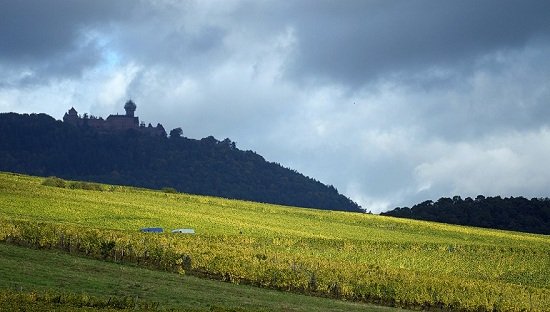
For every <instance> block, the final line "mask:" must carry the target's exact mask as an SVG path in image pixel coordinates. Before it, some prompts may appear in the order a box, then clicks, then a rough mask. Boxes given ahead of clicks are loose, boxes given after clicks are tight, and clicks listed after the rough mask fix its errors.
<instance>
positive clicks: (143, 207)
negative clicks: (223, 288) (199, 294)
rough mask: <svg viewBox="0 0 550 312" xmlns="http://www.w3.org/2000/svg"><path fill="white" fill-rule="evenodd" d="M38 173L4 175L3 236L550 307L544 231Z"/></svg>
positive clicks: (202, 267) (454, 306) (258, 274)
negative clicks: (67, 184) (90, 183)
mask: <svg viewBox="0 0 550 312" xmlns="http://www.w3.org/2000/svg"><path fill="white" fill-rule="evenodd" d="M42 181H43V179H42V178H34V177H28V176H21V175H14V174H0V225H1V226H2V230H0V240H3V241H10V242H15V243H18V244H27V245H32V246H33V247H40V248H59V249H62V250H67V251H70V252H75V253H80V254H86V255H89V256H92V257H96V258H105V259H109V260H112V261H119V262H128V263H136V264H139V265H144V266H148V267H154V268H157V269H162V270H167V271H174V272H178V271H179V272H183V271H187V273H189V274H194V275H201V276H205V275H206V276H210V277H212V278H218V279H223V280H226V281H230V282H233V283H240V284H250V285H256V286H262V287H267V288H276V289H281V290H289V291H293V292H301V293H308V294H313V295H321V296H329V297H334V298H341V299H347V300H353V301H365V302H374V303H382V304H386V305H392V306H403V307H409V308H430V307H432V308H433V307H436V308H443V309H448V310H469V311H476V310H480V311H492V310H496V311H522V310H527V311H548V310H549V307H550V256H549V255H550V238H549V237H548V236H544V235H534V234H524V233H516V232H506V231H497V230H488V229H477V228H470V227H461V226H451V225H445V224H436V223H429V222H422V221H414V220H403V219H394V218H389V217H381V216H376V215H367V214H352V213H344V212H333V211H319V210H312V209H298V208H291V207H281V206H274V205H267V204H258V203H252V202H244V201H235V200H226V199H220V198H213V197H204V196H192V195H186V194H167V193H163V192H159V191H149V190H142V189H135V188H126V187H120V186H107V185H104V186H102V187H101V188H102V189H103V191H90V190H81V189H66V188H57V187H50V186H44V185H42V184H41V183H42ZM151 226H159V227H163V228H165V229H175V228H182V227H189V228H194V229H195V231H196V232H197V235H194V236H181V235H175V234H169V233H166V234H161V235H154V234H153V235H151V234H142V233H138V229H139V228H141V227H151ZM56 246H57V247H56ZM186 261H187V262H186Z"/></svg>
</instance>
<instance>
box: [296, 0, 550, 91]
mask: <svg viewBox="0 0 550 312" xmlns="http://www.w3.org/2000/svg"><path fill="white" fill-rule="evenodd" d="M297 6H302V9H300V8H296V7H295V8H292V9H291V10H292V12H291V13H290V14H294V16H293V18H292V20H291V21H290V22H291V23H293V24H294V25H295V27H296V36H297V37H298V38H299V47H298V50H297V54H296V59H294V60H293V61H292V67H291V68H290V71H291V73H292V75H294V76H297V77H301V78H306V79H314V80H315V79H318V78H321V79H328V80H330V81H335V80H336V81H338V82H341V83H344V84H352V85H361V84H364V83H365V82H368V81H369V80H370V79H376V78H381V77H383V75H384V74H388V73H401V72H406V73H407V74H409V73H410V72H414V71H418V70H422V69H424V68H425V67H433V66H444V67H445V66H467V64H469V63H470V62H471V61H472V60H473V59H474V58H476V57H479V56H482V55H484V54H485V53H490V52H491V51H495V50H501V49H515V48H521V47H523V46H524V45H525V44H526V43H527V42H528V41H530V40H533V39H536V38H537V37H539V36H544V37H545V39H548V34H549V31H550V18H549V16H550V14H549V13H548V12H550V2H549V1H544V0H543V1H515V0H485V1H474V0H467V1H431V0H427V1H408V0H407V1H312V2H307V3H303V2H300V4H299V5H297ZM297 12H300V13H297Z"/></svg>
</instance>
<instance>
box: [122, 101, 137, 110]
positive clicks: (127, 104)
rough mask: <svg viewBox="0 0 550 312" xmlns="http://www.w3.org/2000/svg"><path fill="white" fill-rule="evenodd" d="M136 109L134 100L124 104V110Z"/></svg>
mask: <svg viewBox="0 0 550 312" xmlns="http://www.w3.org/2000/svg"><path fill="white" fill-rule="evenodd" d="M136 108H137V106H136V103H134V102H133V101H132V100H128V102H126V104H124V109H131V110H136Z"/></svg>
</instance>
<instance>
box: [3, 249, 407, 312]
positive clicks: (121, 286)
mask: <svg viewBox="0 0 550 312" xmlns="http://www.w3.org/2000/svg"><path fill="white" fill-rule="evenodd" d="M0 276H1V277H2V278H0V289H4V290H8V289H9V290H12V291H22V292H31V291H37V292H39V293H40V292H48V291H55V292H59V293H77V294H80V293H86V294H88V295H90V296H95V297H100V298H101V297H103V298H109V297H112V296H117V297H124V296H128V297H132V298H137V301H138V302H139V301H145V302H150V303H152V302H158V303H159V308H160V309H176V310H184V311H188V310H190V311H213V310H214V311H387V312H389V311H403V310H400V309H394V308H386V307H377V306H372V305H366V304H359V303H352V302H346V301H338V300H331V299H326V298H317V297H309V296H304V295H297V294H292V293H288V292H280V291H273V290H266V289H261V288H256V287H250V286H245V285H234V284H230V283H224V282H218V281H211V280H206V279H200V278H196V277H191V276H184V275H178V274H174V273H166V272H159V271H152V270H147V269H143V268H138V267H134V266H129V265H121V264H116V263H110V262H103V261H98V260H92V259H88V258H82V257H76V256H72V255H68V254H65V253H62V252H56V251H50V250H33V249H27V248H23V247H16V246H10V245H5V244H0ZM56 309H59V307H57V308H56ZM83 310H87V309H83Z"/></svg>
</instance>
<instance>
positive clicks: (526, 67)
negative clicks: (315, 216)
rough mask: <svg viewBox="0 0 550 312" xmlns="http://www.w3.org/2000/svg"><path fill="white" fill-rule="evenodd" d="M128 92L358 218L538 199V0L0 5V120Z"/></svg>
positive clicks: (547, 94) (157, 118)
mask: <svg viewBox="0 0 550 312" xmlns="http://www.w3.org/2000/svg"><path fill="white" fill-rule="evenodd" d="M128 98H132V99H133V100H134V101H135V103H136V104H137V107H138V108H137V111H136V114H137V115H138V116H139V117H140V119H141V120H142V121H145V122H146V123H149V122H150V123H152V124H153V125H156V123H159V122H160V123H162V124H163V125H164V126H165V128H166V129H167V130H168V131H169V130H170V129H172V128H175V127H181V128H182V129H183V131H184V135H185V136H187V137H190V138H195V139H200V138H203V137H206V136H209V135H213V136H214V137H216V138H217V139H220V140H222V139H224V138H230V139H231V140H233V141H235V142H236V143H237V147H238V148H240V149H243V150H253V151H256V152H258V153H259V154H261V155H263V156H264V157H265V158H266V159H267V160H269V161H273V162H278V163H280V164H282V165H283V166H286V167H290V168H293V169H296V170H298V171H299V172H302V173H304V174H305V175H307V176H310V177H313V178H315V179H317V180H320V181H321V182H323V183H325V184H331V185H334V186H335V187H337V188H338V190H339V191H340V192H341V193H343V194H345V195H347V196H349V197H350V198H351V199H353V200H354V201H356V202H358V203H359V204H361V205H362V206H363V207H364V208H365V209H367V210H371V211H372V212H380V211H385V210H388V209H392V208H395V207H397V206H411V205H414V204H415V203H418V202H421V201H424V200H427V199H432V200H435V199H438V198H439V197H442V196H448V197H450V196H453V195H460V196H462V197H467V196H471V197H474V196H476V195H478V194H483V195H486V196H493V195H501V196H525V197H528V198H530V197H547V196H550V165H549V160H550V1H548V0H542V1H530V0H515V1H508V0H472V1H470V0H455V1H445V0H429V1H423V0H403V1H399V0H396V1H393V0H380V1H378V0H372V1H371V0H358V1H346V0H343V1H341V0H334V1H322V0H312V1H298V0H297V1H279V0H273V1H258V0H251V1H232V0H220V1H205V0H200V1H175V0H166V1H163V0H148V1H145V0H144V1H138V0H127V1H123V0H118V1H113V0H103V1H102V0H94V1H88V0H86V1H84V0H83V1H67V0H48V1H45V0H35V1H26V0H17V1H9V0H0V111H1V112H11V111H13V112H19V113H30V112H44V113H47V114H49V115H51V116H53V117H54V118H56V119H61V118H62V116H63V114H64V113H65V112H66V111H67V110H68V109H69V108H70V107H71V106H74V107H75V109H76V110H77V111H78V112H79V113H89V114H92V115H96V116H103V117H106V116H108V115H109V114H113V113H123V112H124V110H123V105H124V102H125V101H126V100H127V99H128Z"/></svg>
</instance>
